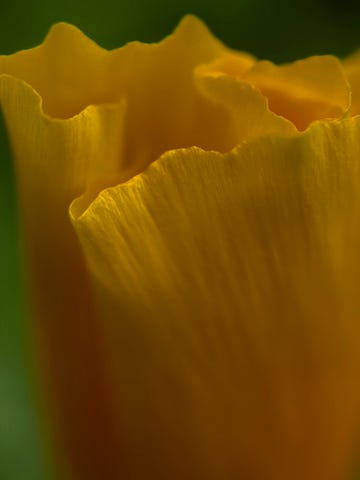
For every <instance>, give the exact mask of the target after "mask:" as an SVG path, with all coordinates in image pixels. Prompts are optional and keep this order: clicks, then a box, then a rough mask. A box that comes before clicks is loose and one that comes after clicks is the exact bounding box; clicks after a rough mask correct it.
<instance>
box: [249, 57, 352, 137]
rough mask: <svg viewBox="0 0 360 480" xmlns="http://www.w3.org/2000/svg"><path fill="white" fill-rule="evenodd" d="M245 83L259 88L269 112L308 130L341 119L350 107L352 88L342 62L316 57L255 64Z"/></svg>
mask: <svg viewBox="0 0 360 480" xmlns="http://www.w3.org/2000/svg"><path fill="white" fill-rule="evenodd" d="M242 78H243V80H246V81H247V82H249V83H250V84H252V85H254V86H256V87H257V88H258V89H260V91H261V92H262V93H263V95H265V97H266V98H267V99H268V102H269V107H270V109H271V110H272V111H273V112H275V113H277V114H278V115H282V116H283V117H285V118H287V119H289V120H291V121H292V122H293V123H294V125H296V126H297V128H298V129H299V130H305V128H306V127H308V125H309V124H310V123H311V122H313V121H315V120H322V119H329V118H341V117H343V116H344V114H345V113H346V112H347V111H348V110H349V107H350V87H349V84H348V82H347V79H346V76H345V72H344V70H343V68H342V65H341V63H340V61H339V60H338V59H337V58H336V57H332V56H330V55H324V56H314V57H309V58H306V59H305V60H298V61H296V62H293V63H290V64H288V65H280V66H278V65H274V64H273V63H271V62H268V61H261V62H257V63H255V64H254V66H253V68H252V69H251V70H249V71H247V72H245V74H244V75H243V77H242Z"/></svg>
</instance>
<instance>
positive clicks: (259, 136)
mask: <svg viewBox="0 0 360 480" xmlns="http://www.w3.org/2000/svg"><path fill="white" fill-rule="evenodd" d="M354 58H355V57H354ZM351 62H353V63H351ZM356 68H357V66H356V59H355V60H354V59H353V60H351V61H350V60H346V61H344V62H343V63H341V62H340V61H339V60H337V59H336V58H334V57H331V56H324V57H310V58H309V59H305V60H301V61H298V62H294V63H293V64H289V65H285V66H276V65H273V64H272V63H270V62H266V61H258V60H256V59H255V58H254V57H252V56H251V55H248V54H246V53H242V52H235V51H233V50H231V49H229V48H227V47H226V46H224V45H223V44H222V43H221V42H220V41H218V40H217V39H216V38H214V37H213V36H212V34H211V33H210V32H209V31H208V29H207V28H206V26H205V25H204V24H203V23H202V22H201V21H200V20H198V19H196V18H195V17H192V16H187V17H185V18H184V19H183V20H182V21H181V22H180V24H179V26H178V27H177V28H176V30H175V31H174V33H173V34H172V35H170V36H169V37H167V38H166V39H164V40H163V41H161V42H160V43H158V44H151V45H146V44H142V43H139V42H132V43H130V44H128V45H126V46H124V47H122V48H119V49H116V50H112V51H107V50H104V49H103V48H101V47H99V46H98V45H96V44H95V43H94V42H92V41H91V40H90V39H88V38H87V37H86V36H85V35H84V34H83V33H82V32H80V31H79V30H78V29H77V28H76V27H73V26H71V25H68V24H64V23H61V24H58V25H55V26H54V27H53V28H52V29H51V31H50V33H49V34H48V36H47V37H46V39H45V40H44V42H43V44H42V45H40V46H39V47H36V48H34V49H31V50H27V51H22V52H18V53H16V54H14V55H9V56H0V106H1V109H2V111H3V113H4V117H5V120H6V124H7V128H8V133H9V139H10V142H11V146H12V152H13V157H14V164H15V171H16V177H17V186H18V192H19V207H20V217H21V227H22V235H23V245H24V253H25V255H24V257H25V261H26V267H27V278H28V283H29V303H30V307H31V320H30V326H31V332H32V335H33V350H34V354H35V357H36V364H37V368H38V371H39V375H38V376H39V385H41V388H42V390H43V404H44V409H43V412H44V413H43V416H44V417H45V423H47V428H48V431H49V432H50V435H51V437H52V443H53V445H54V446H55V447H54V449H55V450H56V451H57V455H58V462H59V464H61V468H62V472H61V473H60V475H59V479H61V480H63V479H64V478H65V479H66V480H99V479H109V480H117V479H119V480H120V479H121V480H153V479H154V480H155V479H156V480H170V479H171V480H185V479H186V480H192V479H194V480H195V479H196V480H199V479H207V480H225V479H226V480H232V479H234V480H239V479H240V478H241V479H244V480H247V479H249V480H250V479H251V480H273V479H274V480H275V479H277V480H282V479H284V480H285V479H289V478H294V479H295V480H297V479H298V480H300V479H301V480H303V479H308V480H315V479H316V480H318V479H322V480H343V479H344V478H345V476H346V475H345V472H346V469H347V468H348V467H349V465H350V464H351V458H352V453H353V448H354V445H355V437H356V434H357V433H358V431H357V430H358V429H357V427H358V423H359V422H358V420H359V409H360V406H359V393H360V392H359V390H360V387H359V385H358V378H359V373H360V372H359V367H360V358H359V357H360V353H359V352H360V328H359V325H358V323H359V317H360V304H359V303H360V296H359V294H358V285H359V279H360V277H359V274H360V272H359V268H360V267H359V265H360V262H359V260H360V259H359V253H358V244H359V234H360V230H359V222H358V214H357V212H358V208H359V193H358V192H359V191H360V189H359V186H360V185H359V182H360V180H359V178H360V177H359V170H360V168H359V158H360V140H359V139H360V123H359V118H358V117H357V116H356V114H357V113H358V108H359V107H358V103H359V102H358V100H357V93H356V92H357V80H356V78H357V77H356V75H357V73H356V72H357V70H356ZM352 72H355V73H352ZM359 91H360V90H359ZM351 95H352V97H351ZM351 98H352V104H350V100H351ZM359 105H360V103H359Z"/></svg>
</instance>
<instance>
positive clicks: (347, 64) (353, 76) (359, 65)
mask: <svg viewBox="0 0 360 480" xmlns="http://www.w3.org/2000/svg"><path fill="white" fill-rule="evenodd" d="M343 65H344V70H345V72H346V75H347V78H348V81H349V84H350V86H351V114H352V115H359V113H360V51H357V52H355V53H353V54H352V55H349V56H348V57H347V58H345V59H344V61H343Z"/></svg>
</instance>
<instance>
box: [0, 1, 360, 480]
mask: <svg viewBox="0 0 360 480" xmlns="http://www.w3.org/2000/svg"><path fill="white" fill-rule="evenodd" d="M186 13H194V14H196V15H198V16H199V17H200V18H202V19H203V20H204V21H205V22H206V23H207V24H208V26H209V27H210V29H211V30H212V31H213V32H214V33H215V35H216V36H217V37H218V38H221V39H222V40H223V41H224V42H225V43H227V44H228V45H229V46H231V47H233V48H237V49H241V50H247V51H249V52H251V53H253V54H255V55H256V56H258V57H260V58H268V59H271V60H273V61H276V62H284V61H289V60H292V59H296V58H301V57H304V56H308V55H312V54H325V53H333V54H336V55H338V56H344V55H346V54H348V53H350V52H351V51H352V50H354V49H355V48H357V47H359V46H360V31H359V28H358V25H359V20H360V4H359V3H357V2H355V0H342V2H339V1H337V0H293V1H289V0H273V1H268V0H221V1H220V0H182V1H180V2H169V1H168V0H102V1H101V2H98V1H95V0H76V1H74V0H62V1H59V0H57V1H55V2H47V3H46V2H44V1H43V0H33V1H31V2H29V1H27V0H21V1H19V0H15V1H13V2H10V1H9V0H2V1H1V3H0V53H3V54H7V53H12V52H14V51H16V50H19V49H22V48H29V47H32V46H34V45H36V44H39V43H41V41H42V40H43V38H44V36H45V34H46V32H47V31H48V29H49V27H50V25H51V24H53V23H55V22H57V21H67V22H70V23H73V24H75V25H77V26H78V27H79V28H80V29H82V30H83V31H84V32H85V33H86V34H87V35H88V36H90V37H91V38H93V39H94V40H96V41H97V42H98V43H99V44H100V45H102V46H104V47H106V48H114V47H118V46H120V45H121V44H123V43H125V42H127V41H130V40H142V41H145V42H154V41H158V40H160V39H161V38H163V37H164V36H165V35H167V34H168V33H170V32H171V31H172V29H173V28H174V26H175V25H176V24H177V23H178V21H179V19H180V18H181V17H182V16H183V15H184V14H186ZM16 218H17V217H16V201H15V194H14V181H13V172H12V169H11V160H10V154H9V151H8V145H7V141H6V133H5V130H4V126H3V124H2V123H1V128H0V478H1V479H2V480H46V479H47V476H46V475H45V473H44V472H45V468H44V465H45V461H44V459H43V457H44V455H43V451H44V448H43V446H42V445H41V441H40V437H41V436H40V434H39V422H38V421H37V420H36V414H35V401H34V398H35V395H34V394H33V393H32V389H31V386H30V384H31V381H30V378H31V376H30V375H29V367H28V365H29V364H30V362H29V353H28V352H29V350H28V348H27V347H26V345H27V342H26V339H27V322H26V318H25V317H26V315H25V314H24V312H25V308H24V301H23V289H22V287H21V280H20V278H21V276H20V260H19V253H18V251H19V249H18V245H19V242H18V240H17V238H18V232H17V220H16Z"/></svg>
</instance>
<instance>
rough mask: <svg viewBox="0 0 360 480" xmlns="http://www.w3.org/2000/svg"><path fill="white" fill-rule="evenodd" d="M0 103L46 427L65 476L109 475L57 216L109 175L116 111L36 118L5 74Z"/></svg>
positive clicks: (116, 137) (65, 224)
mask: <svg viewBox="0 0 360 480" xmlns="http://www.w3.org/2000/svg"><path fill="white" fill-rule="evenodd" d="M0 100H1V105H2V108H3V111H4V115H5V118H6V122H7V125H8V130H9V136H10V140H11V145H12V150H13V155H14V160H15V168H16V176H17V183H18V189H19V204H20V212H21V219H22V230H23V241H24V248H25V258H26V260H27V266H28V280H29V286H30V291H29V293H30V296H29V298H30V300H31V310H32V329H31V331H32V332H33V334H34V337H35V339H36V341H35V342H34V345H35V344H36V356H37V363H38V366H39V370H40V371H41V374H42V376H43V378H42V379H41V385H42V387H43V388H46V390H47V392H46V393H47V396H46V397H47V399H46V401H48V405H47V406H48V410H47V420H48V418H51V421H49V422H48V423H50V424H51V428H52V430H53V433H54V436H55V438H56V439H60V444H61V447H60V448H64V449H66V452H67V453H66V454H67V455H68V456H69V457H70V462H72V463H73V465H72V468H75V473H76V474H77V473H78V472H81V475H85V477H82V476H81V475H80V474H77V477H76V478H79V479H80V478H86V479H96V478H100V477H99V475H100V476H101V475H102V474H103V473H104V472H105V473H106V472H108V469H109V467H108V465H110V468H111V472H112V473H113V472H114V468H116V466H115V467H114V465H115V463H116V462H115V460H114V458H116V457H117V455H118V452H115V446H116V442H115V440H114V436H115V433H114V432H113V427H112V425H111V411H112V407H111V395H110V394H109V392H108V391H107V388H108V387H107V385H106V371H104V369H103V361H102V347H100V345H99V343H100V339H99V335H98V328H97V315H96V311H95V308H94V305H93V303H92V293H91V288H90V286H89V280H88V277H87V272H86V270H85V268H84V262H83V257H82V253H81V250H80V248H79V245H78V240H77V238H76V235H75V234H74V231H73V228H72V226H71V223H70V221H69V218H68V212H67V210H68V206H69V204H70V202H71V201H72V199H73V198H74V197H75V196H76V195H79V193H81V192H82V191H84V189H86V188H87V187H90V186H91V185H95V184H96V185H97V186H98V187H99V188H103V187H104V186H105V185H109V181H110V183H111V179H113V178H114V176H116V178H117V173H118V151H119V143H120V142H121V130H122V120H123V114H124V105H123V104H117V105H112V106H111V105H108V106H98V107H88V108H87V109H86V110H84V111H83V112H82V113H81V114H79V115H78V116H76V117H74V118H72V119H69V120H54V119H51V118H49V117H47V116H45V115H43V113H42V111H41V105H40V98H39V96H38V95H37V94H36V92H34V90H32V88H31V87H29V86H28V85H27V84H25V83H24V82H22V81H21V80H17V79H15V78H13V77H10V76H6V75H2V76H0ZM105 158H106V164H105V163H104V159H105ZM105 473H104V474H105ZM108 473H109V472H108ZM64 475H65V478H71V477H69V476H67V474H64ZM108 478H110V476H108Z"/></svg>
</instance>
